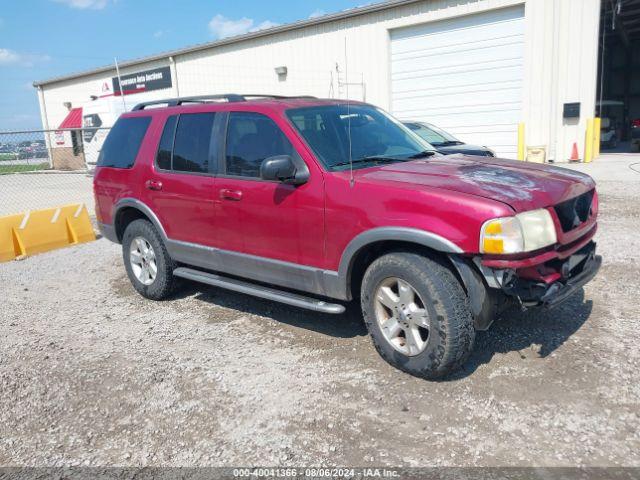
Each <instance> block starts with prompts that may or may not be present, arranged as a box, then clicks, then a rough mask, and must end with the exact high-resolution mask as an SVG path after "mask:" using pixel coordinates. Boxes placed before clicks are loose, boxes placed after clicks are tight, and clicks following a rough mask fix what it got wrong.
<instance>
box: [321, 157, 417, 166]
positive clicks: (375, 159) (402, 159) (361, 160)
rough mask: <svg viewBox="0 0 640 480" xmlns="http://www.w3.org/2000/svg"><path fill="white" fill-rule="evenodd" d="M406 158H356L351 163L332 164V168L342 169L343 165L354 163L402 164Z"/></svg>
mask: <svg viewBox="0 0 640 480" xmlns="http://www.w3.org/2000/svg"><path fill="white" fill-rule="evenodd" d="M406 160H407V159H406V158H398V157H384V156H378V155H373V156H371V157H363V158H358V159H356V160H352V161H351V162H340V163H334V164H333V165H332V167H344V166H345V165H350V164H354V165H355V164H356V163H368V162H404V161H406Z"/></svg>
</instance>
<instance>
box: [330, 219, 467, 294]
mask: <svg viewBox="0 0 640 480" xmlns="http://www.w3.org/2000/svg"><path fill="white" fill-rule="evenodd" d="M381 241H401V242H408V243H415V244H417V245H422V246H425V247H428V248H431V249H433V250H436V251H438V252H442V253H447V254H460V253H463V250H462V249H461V248H460V247H459V246H458V245H456V244H455V243H453V242H452V241H450V240H447V239H446V238H444V237H441V236H440V235H437V234H435V233H432V232H428V231H426V230H420V229H417V228H408V227H378V228H373V229H371V230H366V231H364V232H362V233H360V234H359V235H357V236H356V237H355V238H353V239H352V240H351V241H350V242H349V244H348V245H347V247H346V248H345V249H344V251H343V252H342V256H341V257H340V265H339V267H338V289H339V291H338V292H332V293H336V294H338V297H337V298H345V299H351V272H352V269H353V263H354V260H355V258H356V256H357V255H358V253H359V252H360V251H361V250H362V249H363V248H365V247H367V246H368V245H371V244H373V243H376V242H381Z"/></svg>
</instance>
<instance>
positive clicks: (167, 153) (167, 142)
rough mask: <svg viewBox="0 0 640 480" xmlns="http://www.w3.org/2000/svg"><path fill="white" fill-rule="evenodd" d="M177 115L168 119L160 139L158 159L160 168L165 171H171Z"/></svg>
mask: <svg viewBox="0 0 640 480" xmlns="http://www.w3.org/2000/svg"><path fill="white" fill-rule="evenodd" d="M177 120H178V116H177V115H172V116H171V117H169V118H167V122H166V123H165V124H164V130H163V131H162V137H161V138H160V146H159V147H158V155H157V157H156V159H157V164H158V168H161V169H163V170H171V151H172V150H173V135H174V134H175V133H176V122H177Z"/></svg>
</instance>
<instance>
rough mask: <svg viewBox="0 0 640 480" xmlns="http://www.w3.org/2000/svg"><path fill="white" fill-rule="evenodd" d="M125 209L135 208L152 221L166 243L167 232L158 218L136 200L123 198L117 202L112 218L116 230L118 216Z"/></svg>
mask: <svg viewBox="0 0 640 480" xmlns="http://www.w3.org/2000/svg"><path fill="white" fill-rule="evenodd" d="M123 208H134V209H136V210H139V211H140V212H141V213H143V214H144V215H145V216H146V217H147V218H148V219H149V220H150V221H151V223H153V226H154V227H156V230H158V232H160V236H161V237H162V239H163V240H164V241H165V242H166V241H167V240H168V237H167V233H166V232H165V230H164V227H163V226H162V223H161V222H160V219H159V218H158V216H157V215H156V214H155V213H154V211H153V210H151V208H149V207H148V206H147V205H146V204H144V203H142V202H141V201H140V200H136V199H135V198H121V199H120V200H118V201H117V202H116V205H115V207H114V209H113V216H112V218H113V227H114V229H115V228H116V227H117V220H118V214H119V213H120V211H121V210H122V209H123Z"/></svg>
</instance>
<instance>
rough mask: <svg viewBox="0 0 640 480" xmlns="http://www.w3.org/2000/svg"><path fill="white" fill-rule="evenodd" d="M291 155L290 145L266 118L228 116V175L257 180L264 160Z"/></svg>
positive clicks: (273, 123)
mask: <svg viewBox="0 0 640 480" xmlns="http://www.w3.org/2000/svg"><path fill="white" fill-rule="evenodd" d="M292 153H293V147H292V145H291V143H290V142H289V140H288V139H287V137H286V136H285V134H284V133H282V130H280V128H279V127H278V126H277V125H276V124H275V122H274V121H273V120H271V119H270V118H269V117H266V116H264V115H261V114H259V113H251V112H232V113H231V114H230V115H229V124H228V125H227V144H226V165H227V171H226V173H227V175H237V176H241V177H256V178H257V177H259V176H260V165H261V164H262V161H263V160H264V159H265V158H269V157H273V156H276V155H291V154H292Z"/></svg>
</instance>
